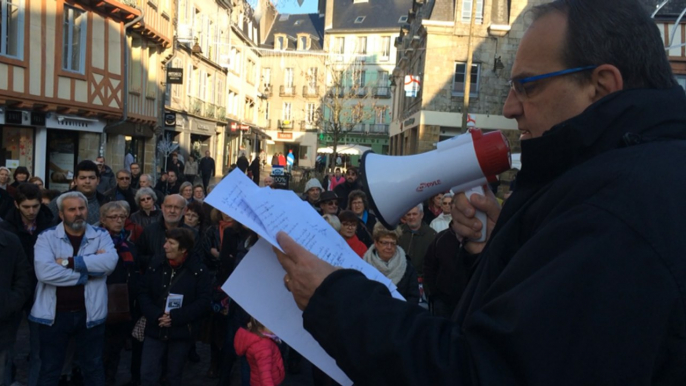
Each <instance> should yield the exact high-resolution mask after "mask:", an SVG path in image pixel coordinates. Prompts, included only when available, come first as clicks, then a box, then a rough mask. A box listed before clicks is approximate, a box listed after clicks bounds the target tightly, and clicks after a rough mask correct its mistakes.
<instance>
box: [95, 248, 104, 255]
mask: <svg viewBox="0 0 686 386" xmlns="http://www.w3.org/2000/svg"><path fill="white" fill-rule="evenodd" d="M105 252H107V251H106V250H104V249H98V250H97V251H95V254H96V255H102V254H103V253H105Z"/></svg>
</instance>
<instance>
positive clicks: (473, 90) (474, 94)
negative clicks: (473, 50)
mask: <svg viewBox="0 0 686 386" xmlns="http://www.w3.org/2000/svg"><path fill="white" fill-rule="evenodd" d="M459 65H463V66H464V71H463V72H460V73H458V72H457V67H458V66H459ZM474 68H476V87H470V89H469V97H470V98H478V97H479V86H480V83H481V63H472V73H471V76H472V77H473V76H474ZM466 72H467V63H466V62H455V71H453V81H452V86H451V89H450V92H451V94H452V96H457V97H464V81H463V86H462V90H461V91H458V90H456V89H455V84H456V83H457V82H456V77H457V75H458V74H462V76H463V79H464V77H465V75H466ZM470 83H471V79H470ZM472 86H474V84H472Z"/></svg>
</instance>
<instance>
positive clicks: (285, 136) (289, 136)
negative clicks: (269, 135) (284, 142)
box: [276, 133, 293, 139]
mask: <svg viewBox="0 0 686 386" xmlns="http://www.w3.org/2000/svg"><path fill="white" fill-rule="evenodd" d="M276 138H278V139H293V133H276Z"/></svg>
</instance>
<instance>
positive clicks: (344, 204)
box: [333, 180, 362, 210]
mask: <svg viewBox="0 0 686 386" xmlns="http://www.w3.org/2000/svg"><path fill="white" fill-rule="evenodd" d="M361 186H362V185H360V180H355V182H353V183H352V184H351V183H349V182H348V181H347V180H346V181H345V182H343V183H342V184H340V185H336V187H335V188H334V189H333V191H334V193H336V196H337V197H338V207H339V208H340V209H341V210H344V209H349V208H348V195H350V192H352V191H353V190H357V189H360V188H361Z"/></svg>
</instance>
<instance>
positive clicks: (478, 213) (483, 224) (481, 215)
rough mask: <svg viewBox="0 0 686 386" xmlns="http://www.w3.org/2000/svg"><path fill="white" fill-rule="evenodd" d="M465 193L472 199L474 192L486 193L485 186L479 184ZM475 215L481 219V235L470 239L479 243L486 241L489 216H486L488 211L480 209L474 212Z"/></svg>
mask: <svg viewBox="0 0 686 386" xmlns="http://www.w3.org/2000/svg"><path fill="white" fill-rule="evenodd" d="M464 194H465V195H466V196H467V198H468V199H469V200H470V201H471V199H472V195H474V194H480V195H482V196H484V195H485V193H484V188H483V186H477V187H474V188H471V189H469V190H466V191H465V192H464ZM474 217H476V218H477V219H479V221H481V237H480V238H478V239H470V240H471V241H475V242H477V243H482V242H484V241H486V224H487V223H486V221H488V218H487V217H486V212H482V211H480V210H477V211H476V213H475V214H474Z"/></svg>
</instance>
